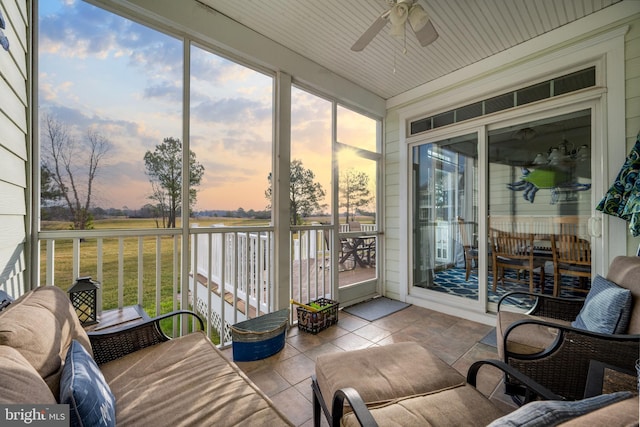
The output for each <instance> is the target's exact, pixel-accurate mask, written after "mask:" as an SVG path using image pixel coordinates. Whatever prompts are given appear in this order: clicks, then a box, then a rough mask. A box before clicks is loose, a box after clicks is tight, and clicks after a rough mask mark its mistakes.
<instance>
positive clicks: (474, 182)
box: [412, 133, 478, 300]
mask: <svg viewBox="0 0 640 427" xmlns="http://www.w3.org/2000/svg"><path fill="white" fill-rule="evenodd" d="M412 191H413V194H412V196H413V210H414V212H413V286H417V287H421V288H426V289H429V290H433V291H437V292H442V293H446V294H450V295H454V296H462V297H465V298H471V299H475V300H478V270H477V267H478V137H477V134H476V133H472V134H468V135H463V136H458V137H454V138H449V139H445V140H441V141H437V142H432V143H427V144H421V145H418V146H416V147H414V148H413V178H412Z"/></svg>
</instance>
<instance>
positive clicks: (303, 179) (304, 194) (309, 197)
mask: <svg viewBox="0 0 640 427" xmlns="http://www.w3.org/2000/svg"><path fill="white" fill-rule="evenodd" d="M315 178H316V175H315V174H314V173H313V171H311V170H309V169H306V168H305V167H304V166H302V161H300V160H293V161H292V162H291V166H290V171H289V206H290V209H291V212H290V217H289V222H290V223H291V225H296V224H301V223H302V218H303V217H305V216H309V215H310V214H312V213H314V212H318V211H320V210H322V208H323V207H324V206H326V205H321V204H320V202H321V201H322V200H324V196H325V192H324V189H323V188H322V185H320V183H319V182H315ZM267 179H268V180H269V187H268V188H267V190H266V191H265V193H264V195H265V197H266V198H267V199H268V200H271V197H272V195H273V177H272V174H271V173H269V176H268V177H267ZM269 208H270V207H268V208H267V209H269Z"/></svg>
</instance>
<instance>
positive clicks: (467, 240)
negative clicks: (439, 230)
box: [458, 217, 478, 281]
mask: <svg viewBox="0 0 640 427" xmlns="http://www.w3.org/2000/svg"><path fill="white" fill-rule="evenodd" d="M474 227H475V223H473V222H465V221H464V220H463V219H462V218H460V217H458V229H459V231H460V241H461V242H462V247H463V249H464V263H465V270H466V271H465V276H464V280H465V281H469V276H470V275H471V271H472V270H473V269H476V270H477V269H478V246H477V245H476V244H475V239H474V240H472V238H471V237H472V236H473V235H474V234H473V231H474V230H473V228H474Z"/></svg>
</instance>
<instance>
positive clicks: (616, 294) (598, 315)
mask: <svg viewBox="0 0 640 427" xmlns="http://www.w3.org/2000/svg"><path fill="white" fill-rule="evenodd" d="M631 301H632V300H631V291H630V290H629V289H625V288H621V287H620V286H618V285H616V284H615V283H613V282H610V281H608V280H607V279H605V278H604V277H602V276H600V275H597V276H596V277H595V279H594V280H593V284H592V285H591V289H590V290H589V293H588V294H587V298H586V299H585V302H584V306H582V309H581V310H580V313H579V314H578V317H576V320H574V321H573V322H572V323H571V326H573V327H574V328H579V329H585V330H587V331H591V332H600V333H602V334H613V333H624V332H625V331H626V330H627V326H628V323H629V317H630V311H631Z"/></svg>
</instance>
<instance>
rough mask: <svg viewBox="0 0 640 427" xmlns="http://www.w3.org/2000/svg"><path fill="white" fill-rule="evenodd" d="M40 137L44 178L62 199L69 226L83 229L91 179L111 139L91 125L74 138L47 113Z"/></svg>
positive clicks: (88, 215)
mask: <svg viewBox="0 0 640 427" xmlns="http://www.w3.org/2000/svg"><path fill="white" fill-rule="evenodd" d="M42 138H43V140H42V143H41V148H42V157H43V169H44V170H46V171H47V172H45V174H48V175H47V176H46V177H45V178H44V179H47V180H49V184H48V185H49V187H50V188H49V190H52V191H53V194H56V193H59V194H60V198H62V199H63V200H64V202H65V203H66V205H67V208H68V209H69V214H70V217H71V218H70V219H71V221H72V222H73V228H74V229H76V230H84V229H86V228H88V227H89V226H90V222H91V213H90V212H89V208H90V207H91V196H92V192H93V185H94V181H95V179H96V177H97V175H98V170H99V169H100V166H101V162H102V160H103V159H104V157H105V156H106V155H107V153H108V151H109V149H110V147H111V142H110V141H109V140H108V139H107V138H106V137H105V136H103V135H102V134H100V133H98V132H97V131H95V130H92V129H89V130H87V132H86V135H85V138H84V139H83V140H81V141H78V140H77V139H76V138H74V137H73V136H72V135H71V133H70V132H69V129H68V127H67V125H66V124H64V123H62V122H60V121H58V120H56V119H55V118H54V117H52V116H50V115H47V116H45V117H44V120H43V132H42ZM44 179H43V181H44ZM49 190H48V191H49Z"/></svg>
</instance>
